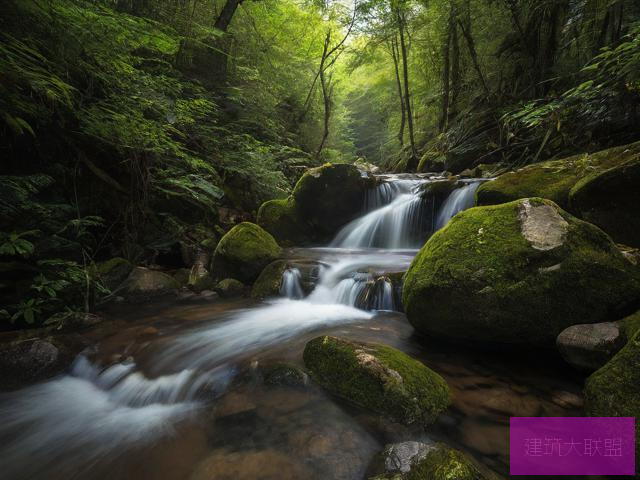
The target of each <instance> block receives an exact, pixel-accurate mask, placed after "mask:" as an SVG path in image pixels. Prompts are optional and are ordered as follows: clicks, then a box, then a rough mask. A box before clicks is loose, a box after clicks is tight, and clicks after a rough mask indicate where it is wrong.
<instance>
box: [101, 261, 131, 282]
mask: <svg viewBox="0 0 640 480" xmlns="http://www.w3.org/2000/svg"><path fill="white" fill-rule="evenodd" d="M131 270H133V265H132V264H131V262H130V261H129V260H126V259H124V258H121V257H115V258H111V259H109V260H107V261H105V262H101V263H98V264H97V265H96V269H95V271H96V274H97V276H98V280H99V281H100V282H101V283H102V284H103V285H104V286H105V287H107V288H108V289H109V290H115V289H116V288H117V287H118V286H119V285H120V284H121V283H122V282H123V281H124V280H125V279H126V278H127V277H128V276H129V274H130V273H131Z"/></svg>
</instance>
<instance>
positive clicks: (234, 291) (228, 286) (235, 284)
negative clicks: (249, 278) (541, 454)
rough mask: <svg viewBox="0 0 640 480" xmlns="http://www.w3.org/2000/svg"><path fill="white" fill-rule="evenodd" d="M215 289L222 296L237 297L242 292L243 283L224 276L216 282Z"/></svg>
mask: <svg viewBox="0 0 640 480" xmlns="http://www.w3.org/2000/svg"><path fill="white" fill-rule="evenodd" d="M215 291H216V292H218V294H219V295H220V296H221V297H223V298H232V297H239V296H240V295H242V294H243V293H244V285H243V284H242V282H240V281H239V280H236V279H235V278H225V279H224V280H220V281H219V282H218V284H217V285H216V286H215Z"/></svg>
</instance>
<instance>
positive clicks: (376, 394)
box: [304, 336, 450, 426]
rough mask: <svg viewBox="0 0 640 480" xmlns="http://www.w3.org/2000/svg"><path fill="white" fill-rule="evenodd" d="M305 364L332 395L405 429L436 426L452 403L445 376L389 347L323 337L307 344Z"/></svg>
mask: <svg viewBox="0 0 640 480" xmlns="http://www.w3.org/2000/svg"><path fill="white" fill-rule="evenodd" d="M304 363H305V366H306V367H307V369H308V370H309V371H310V374H311V377H312V378H313V379H314V380H315V381H316V382H317V383H319V384H320V385H322V386H323V387H324V388H325V389H327V390H328V391H329V392H331V393H333V394H334V395H337V396H339V397H342V398H344V399H346V400H348V401H349V402H351V403H353V404H355V405H358V406H360V407H363V408H367V409H370V410H372V411H374V412H377V413H380V414H382V415H385V416H387V417H388V418H390V419H391V420H393V421H396V422H399V423H403V424H405V425H411V424H419V425H423V426H426V425H430V424H431V423H433V422H434V421H435V419H436V418H437V416H438V415H439V414H440V413H441V412H443V411H444V410H445V409H446V408H447V407H448V405H449V403H450V393H449V387H448V386H447V384H446V382H445V381H444V380H443V379H442V377H440V376H439V375H438V374H437V373H435V372H433V371H432V370H430V369H429V368H427V367H426V366H424V365H423V364H422V363H420V362H418V361H416V360H414V359H412V358H411V357H409V356H407V355H405V354H404V353H402V352H400V351H398V350H396V349H394V348H391V347H388V346H385V345H377V344H364V343H354V342H350V341H347V340H343V339H339V338H335V337H329V336H323V337H318V338H315V339H313V340H311V341H310V342H309V343H307V346H306V347H305V349H304Z"/></svg>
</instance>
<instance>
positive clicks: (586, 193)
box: [569, 148, 640, 247]
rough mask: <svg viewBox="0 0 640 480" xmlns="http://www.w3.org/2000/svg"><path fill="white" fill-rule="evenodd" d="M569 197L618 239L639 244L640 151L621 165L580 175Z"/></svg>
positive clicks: (587, 217) (581, 212)
mask: <svg viewBox="0 0 640 480" xmlns="http://www.w3.org/2000/svg"><path fill="white" fill-rule="evenodd" d="M638 150H640V148H639V149H638ZM569 201H570V205H571V209H572V210H573V211H575V212H576V213H577V214H578V215H580V217H581V218H584V219H585V220H587V221H589V222H591V223H593V224H595V225H598V226H599V227H600V228H602V229H603V230H604V231H605V232H607V233H608V234H609V235H611V237H613V239H614V240H616V241H617V242H620V243H624V244H627V245H632V246H636V247H637V246H640V215H639V214H638V207H639V206H640V151H636V153H635V157H634V158H633V159H632V160H629V161H627V162H625V163H623V164H622V165H618V166H615V167H613V168H610V169H608V170H605V171H603V172H599V171H598V172H596V173H593V174H591V175H588V176H586V177H584V178H583V179H581V180H580V181H579V182H578V183H576V185H574V186H573V188H572V189H571V192H570V193H569Z"/></svg>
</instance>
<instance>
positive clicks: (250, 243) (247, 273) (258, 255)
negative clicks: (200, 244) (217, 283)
mask: <svg viewBox="0 0 640 480" xmlns="http://www.w3.org/2000/svg"><path fill="white" fill-rule="evenodd" d="M281 253H282V249H281V248H280V247H279V246H278V244H277V243H276V241H275V240H274V238H273V237H272V236H271V235H270V234H269V233H268V232H267V231H265V230H264V229H262V228H261V227H259V226H258V225H256V224H254V223H249V222H243V223H241V224H239V225H236V226H235V227H233V228H232V229H231V230H229V232H227V234H226V235H225V236H224V237H222V239H221V240H220V242H219V243H218V246H217V248H216V251H215V253H214V255H213V262H212V275H213V276H214V277H215V278H216V279H224V278H236V279H238V280H239V281H241V282H243V283H247V284H251V283H253V282H254V280H255V279H256V278H258V275H260V272H262V269H263V268H264V267H266V266H267V265H268V264H269V263H271V262H273V261H274V260H276V259H277V258H278V257H279V256H280V254H281Z"/></svg>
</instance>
